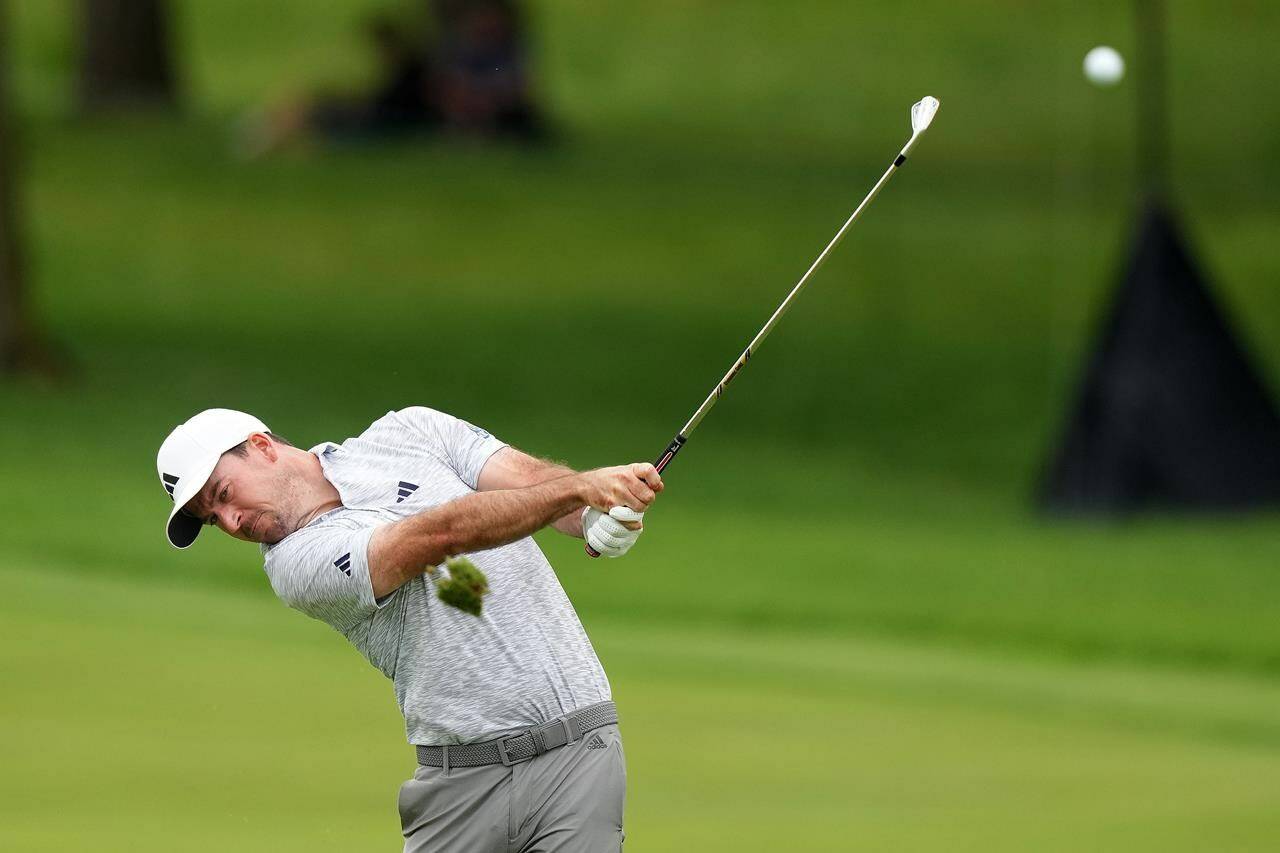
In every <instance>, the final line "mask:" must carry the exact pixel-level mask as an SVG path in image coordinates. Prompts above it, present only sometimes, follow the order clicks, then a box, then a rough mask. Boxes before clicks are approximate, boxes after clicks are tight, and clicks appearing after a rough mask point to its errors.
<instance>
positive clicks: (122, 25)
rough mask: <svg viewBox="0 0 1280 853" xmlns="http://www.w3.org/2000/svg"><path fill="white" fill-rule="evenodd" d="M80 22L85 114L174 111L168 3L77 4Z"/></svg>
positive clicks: (99, 0)
mask: <svg viewBox="0 0 1280 853" xmlns="http://www.w3.org/2000/svg"><path fill="white" fill-rule="evenodd" d="M80 18H81V20H80V37H81V54H80V105H81V107H82V108H83V109H84V110H85V111H86V112H94V111H98V110H103V109H114V108H118V107H126V108H127V107H148V108H161V109H170V108H173V107H174V106H176V105H177V102H178V96H177V88H178V87H177V75H176V74H175V72H174V63H173V51H172V49H171V42H170V18H171V16H170V14H169V3H168V0H80Z"/></svg>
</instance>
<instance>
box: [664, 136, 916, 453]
mask: <svg viewBox="0 0 1280 853" xmlns="http://www.w3.org/2000/svg"><path fill="white" fill-rule="evenodd" d="M915 140H916V137H915V136H913V137H912V138H911V141H910V142H908V143H907V145H906V147H904V148H903V149H902V151H901V153H899V154H898V156H897V157H895V158H894V160H893V163H892V164H890V166H889V168H888V169H886V170H885V173H884V174H883V175H881V176H880V180H878V181H876V185H875V186H874V187H872V188H871V192H869V193H867V197H866V198H864V199H863V200H862V203H861V204H859V205H858V207H857V209H856V210H854V211H853V214H852V215H850V217H849V218H848V219H846V220H845V223H844V225H842V226H840V230H839V231H837V232H836V236H834V237H832V238H831V242H830V243H828V244H827V247H826V248H825V249H823V250H822V254H820V255H818V257H817V259H816V260H814V262H813V263H812V264H811V265H810V266H809V269H808V270H807V271H806V272H805V274H804V275H803V276H801V277H800V281H798V282H797V283H796V286H795V287H793V288H791V292H790V293H788V294H787V298H786V299H784V300H782V304H781V305H779V306H778V308H777V310H776V311H774V312H773V316H772V317H770V318H769V321H768V322H767V323H765V324H764V328H762V329H761V330H760V331H759V332H758V333H757V334H756V336H755V337H754V338H753V339H752V340H751V343H749V344H747V348H746V349H745V350H743V351H742V355H740V356H738V360H737V361H735V362H734V363H733V366H732V367H730V368H729V372H728V373H726V374H725V375H724V378H723V379H721V380H720V382H719V383H718V384H717V385H716V387H715V388H713V389H712V390H711V393H710V394H708V395H707V399H705V400H703V401H702V405H701V406H699V407H698V410H697V411H696V412H694V413H693V417H691V418H689V420H688V422H687V423H686V424H685V425H684V426H683V427H682V428H681V429H680V431H679V432H678V433H676V437H675V438H673V439H671V443H670V444H668V445H667V449H666V450H664V451H662V454H661V455H660V456H659V457H658V459H657V461H656V462H654V463H653V467H655V468H657V469H658V472H659V473H661V472H662V469H664V468H666V467H667V466H668V465H669V464H671V460H672V459H675V457H676V454H677V453H679V452H680V448H681V447H683V446H684V443H685V442H686V441H688V440H689V434H690V433H692V432H693V431H694V430H695V429H697V428H698V424H700V423H702V419H703V418H705V417H706V416H707V412H709V411H711V407H712V406H714V405H715V404H716V403H717V402H718V401H719V400H720V398H721V397H722V396H723V395H724V389H726V388H728V387H729V383H730V382H732V381H733V379H734V377H735V376H737V375H738V372H739V371H741V370H742V368H743V367H744V366H745V365H746V363H747V362H748V361H750V360H751V356H752V355H753V354H754V353H755V351H756V350H757V349H759V348H760V344H761V343H763V342H764V339H765V338H767V337H768V336H769V333H770V332H772V331H773V327H774V326H776V325H778V321H779V320H781V319H782V315H783V314H786V313H787V309H789V308H790V307H791V303H792V302H794V301H795V298H796V297H797V296H799V295H800V291H802V290H804V287H805V285H806V284H808V283H809V279H810V278H812V277H813V274H814V273H815V272H817V271H818V268H819V267H821V266H822V264H823V262H824V261H826V259H827V256H828V255H830V254H831V250H832V249H834V248H835V247H836V245H837V244H839V242H840V240H841V239H842V238H843V237H844V235H845V232H846V231H848V230H849V228H850V226H852V225H853V223H854V222H856V221H857V219H858V217H859V216H861V215H862V211H863V210H865V209H866V207H867V205H869V204H871V200H872V199H874V198H875V197H876V195H877V194H878V193H879V192H880V190H881V189H882V188H883V187H884V185H885V184H886V183H888V182H889V178H891V177H893V173H894V172H896V171H898V167H900V166H901V165H902V164H903V163H905V162H906V161H907V152H908V150H909V149H910V148H911V145H912V143H914V142H915Z"/></svg>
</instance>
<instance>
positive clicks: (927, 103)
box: [911, 95, 938, 135]
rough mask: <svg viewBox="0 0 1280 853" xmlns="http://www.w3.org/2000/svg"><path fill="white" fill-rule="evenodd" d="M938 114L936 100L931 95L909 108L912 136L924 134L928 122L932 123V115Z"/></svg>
mask: <svg viewBox="0 0 1280 853" xmlns="http://www.w3.org/2000/svg"><path fill="white" fill-rule="evenodd" d="M937 112H938V99H937V98H935V97H933V96H932V95H925V96H924V97H923V98H921V99H920V100H919V101H916V102H915V103H914V104H912V106H911V133H912V135H915V134H919V133H924V132H925V130H927V129H928V127H929V122H931V121H933V117H934V115H935V114H936V113H937Z"/></svg>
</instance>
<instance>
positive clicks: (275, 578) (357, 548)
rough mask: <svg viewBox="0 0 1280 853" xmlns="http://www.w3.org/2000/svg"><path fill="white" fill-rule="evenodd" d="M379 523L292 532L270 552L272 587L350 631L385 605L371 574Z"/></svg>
mask: <svg viewBox="0 0 1280 853" xmlns="http://www.w3.org/2000/svg"><path fill="white" fill-rule="evenodd" d="M376 529H377V528H376V527H352V528H348V527H345V526H325V527H322V528H319V529H315V530H307V529H305V528H304V529H302V530H299V531H298V532H297V533H294V534H293V535H292V536H289V537H286V538H285V539H284V540H283V541H281V542H280V543H279V544H277V545H275V546H274V547H272V548H271V549H270V550H269V551H268V552H267V553H266V564H265V566H264V568H265V569H266V572H267V577H268V578H270V579H271V588H272V589H273V590H275V593H276V595H277V596H279V598H280V600H281V601H283V602H284V603H285V604H287V605H289V606H290V607H292V608H293V609H294V610H299V611H301V612H303V613H305V614H307V615H308V616H310V617H312V618H313V619H319V620H320V621H322V622H326V623H328V624H329V625H332V626H333V627H334V628H336V629H338V630H339V631H341V632H342V633H344V634H345V633H347V632H348V631H349V630H351V628H353V627H354V626H356V625H357V624H359V623H360V622H362V621H364V620H365V619H367V618H368V617H369V616H371V615H372V614H373V613H374V612H376V611H377V610H378V608H379V606H380V604H379V602H377V601H375V600H374V598H373V582H372V580H371V579H370V577H369V540H370V539H371V538H372V537H373V532H374V530H376ZM388 598H389V596H388V597H387V598H384V599H383V603H385V602H386V601H387V600H388Z"/></svg>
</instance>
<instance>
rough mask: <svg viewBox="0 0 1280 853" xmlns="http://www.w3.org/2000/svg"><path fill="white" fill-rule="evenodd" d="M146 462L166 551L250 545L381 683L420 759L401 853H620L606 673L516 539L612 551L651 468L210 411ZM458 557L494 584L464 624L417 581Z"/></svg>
mask: <svg viewBox="0 0 1280 853" xmlns="http://www.w3.org/2000/svg"><path fill="white" fill-rule="evenodd" d="M156 463H157V468H158V471H159V474H160V481H161V483H162V484H163V485H164V488H165V491H167V492H168V493H169V496H170V497H171V498H172V499H173V501H174V506H173V510H172V512H170V513H169V520H168V524H167V527H166V534H167V536H168V539H169V542H170V543H172V544H173V545H174V546H176V547H178V548H186V547H188V546H189V545H191V543H192V542H194V541H195V539H196V536H197V535H198V534H199V533H200V528H201V527H202V526H203V525H206V524H210V525H216V526H217V527H219V528H221V529H222V530H223V532H225V533H228V534H230V535H231V536H234V537H235V538H237V539H244V540H246V541H248V542H257V543H260V545H261V549H262V555H263V558H264V561H265V565H264V568H265V570H266V573H267V577H268V578H269V579H270V581H271V586H272V588H273V589H274V590H275V592H276V595H278V596H279V597H280V598H281V599H282V600H283V601H284V602H285V603H286V604H288V605H289V606H290V607H293V608H295V609H297V610H300V611H302V612H303V613H305V614H307V615H308V616H311V617H314V618H316V619H320V620H322V621H324V622H326V623H328V624H329V625H331V626H332V627H334V628H335V629H337V630H338V631H340V632H341V633H342V634H343V636H345V637H346V638H347V639H348V640H350V641H351V643H352V644H353V645H355V647H356V648H357V649H359V650H360V652H361V654H363V655H364V656H365V657H366V658H368V659H369V662H370V663H372V664H373V665H374V666H376V667H377V668H378V669H380V670H381V671H382V672H383V674H385V675H386V676H387V677H388V678H390V679H391V680H392V682H393V683H394V685H395V693H396V699H397V700H398V702H399V704H400V710H401V712H402V713H403V714H404V719H405V728H406V732H407V734H408V739H409V742H410V743H411V744H414V745H415V747H416V750H417V760H418V768H417V771H416V772H415V773H414V775H413V778H412V779H410V780H409V781H407V782H405V783H404V785H403V786H401V789H400V802H399V809H400V821H401V826H402V829H403V832H404V837H405V847H404V849H405V850H406V851H427V850H430V851H454V850H458V851H494V853H498V851H501V853H516V851H530V853H531V851H583V853H587V851H590V853H595V851H604V850H619V849H620V848H621V846H622V841H623V838H624V837H625V836H624V833H623V829H622V814H623V803H624V799H625V794H626V763H625V757H624V755H623V751H622V738H621V735H620V734H619V731H618V717H617V712H616V710H615V708H614V705H613V702H612V701H611V693H610V689H609V680H608V678H606V676H605V673H604V669H603V668H602V667H601V666H600V661H599V659H598V658H597V657H596V654H595V650H594V649H592V647H591V642H590V640H588V639H587V635H586V632H585V631H584V630H583V628H582V624H581V622H579V621H578V617H577V614H576V613H574V610H573V606H572V605H571V604H570V603H569V599H568V597H567V596H566V595H565V593H564V590H563V589H562V588H561V586H560V583H559V581H558V580H557V578H556V575H555V573H554V572H553V571H552V569H551V566H550V564H549V563H548V562H547V560H546V558H545V557H544V556H543V554H542V551H541V550H540V549H539V548H538V546H537V544H536V543H535V542H534V541H533V539H532V538H530V537H531V534H533V533H534V532H535V531H538V530H541V529H542V528H543V527H546V526H547V525H551V526H553V527H555V528H556V529H557V530H559V531H560V532H561V533H565V534H567V535H569V536H576V537H582V538H585V539H586V540H587V542H588V544H590V545H591V547H592V548H594V549H595V550H596V551H599V552H601V553H602V554H604V555H606V556H614V557H617V556H621V555H622V554H625V553H626V552H627V550H628V549H629V548H630V547H631V546H632V544H634V542H635V541H636V538H637V537H638V536H639V535H640V524H639V522H640V517H641V514H642V513H643V512H644V511H645V510H646V509H647V508H648V507H649V505H650V504H651V503H652V502H653V500H654V497H655V495H656V493H657V492H660V491H662V480H661V478H660V477H659V476H658V472H657V471H656V470H655V469H654V467H653V466H652V465H649V464H645V463H635V464H631V465H623V466H619V467H616V468H601V469H598V470H594V471H586V472H583V473H578V472H575V471H572V470H570V469H568V468H565V467H563V466H560V465H556V464H553V463H550V462H546V461H543V460H540V459H536V458H534V457H531V456H529V455H527V454H525V453H522V452H520V451H519V450H516V449H515V448H513V447H510V446H508V445H506V444H504V443H503V442H501V441H499V440H498V439H496V438H494V437H493V436H492V435H490V434H489V433H487V432H485V431H484V430H482V429H480V428H478V427H475V426H472V425H470V424H468V423H466V422H465V421H462V420H459V419H457V418H455V417H453V416H451V415H448V414H445V413H443V412H438V411H434V410H432V409H427V408H422V407H412V408H407V409H402V410H401V411H397V412H389V413H387V415H385V416H384V417H382V418H379V419H378V420H376V421H374V422H373V424H372V425H370V426H369V428H368V429H366V430H365V431H364V432H363V433H361V434H360V435H359V436H358V437H356V438H349V439H347V440H346V441H344V442H343V443H342V444H333V443H330V442H325V443H322V444H319V445H317V446H316V447H313V448H312V449H311V450H309V451H304V450H301V449H298V448H296V447H293V446H292V445H290V444H289V443H288V442H287V441H285V440H284V439H282V438H281V437H280V436H277V435H274V434H272V432H271V431H270V430H269V429H267V426H266V425H265V424H264V423H262V422H261V421H260V420H258V419H257V418H255V417H253V416H251V415H248V414H245V413H243V412H236V411H231V410H228V409H209V410H207V411H204V412H201V413H200V414H198V415H196V416H195V417H193V418H192V419H191V420H189V421H187V422H186V423H184V424H182V425H181V426H179V427H177V428H176V429H174V430H173V432H172V433H170V434H169V437H168V438H167V439H165V441H164V444H163V445H162V446H161V448H160V452H159V455H158V457H157V460H156ZM610 510H613V516H611V515H610V514H609V511H610ZM615 516H616V517H615ZM619 517H620V518H622V519H626V521H625V522H624V521H619V520H618V518H619ZM460 554H466V555H467V556H468V557H469V558H470V559H471V560H472V562H474V563H475V565H476V566H477V568H479V569H480V570H481V571H482V572H484V573H485V574H486V575H487V576H488V580H489V587H490V593H489V595H488V596H487V598H486V599H485V603H484V608H483V612H482V615H480V616H478V617H477V616H473V615H470V614H468V613H465V612H463V611H461V610H457V609H455V608H452V607H449V606H448V605H446V604H444V603H443V602H442V601H440V599H439V598H438V597H437V596H436V595H435V594H434V583H433V582H432V580H431V579H430V578H428V577H427V576H426V575H425V572H426V571H427V569H428V568H432V567H435V566H438V565H440V564H442V563H444V562H445V560H446V558H448V557H450V556H454V555H460ZM318 746H320V747H323V745H318Z"/></svg>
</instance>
